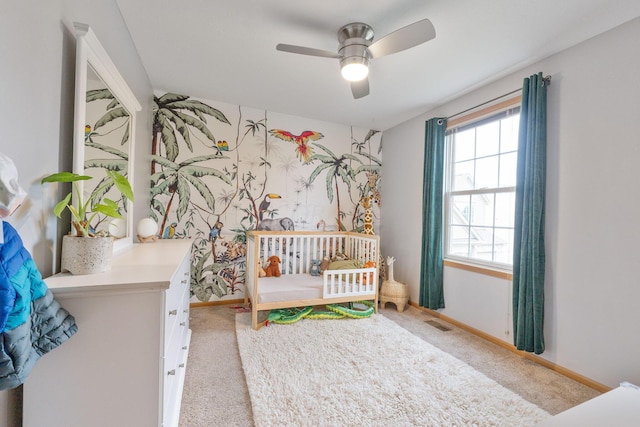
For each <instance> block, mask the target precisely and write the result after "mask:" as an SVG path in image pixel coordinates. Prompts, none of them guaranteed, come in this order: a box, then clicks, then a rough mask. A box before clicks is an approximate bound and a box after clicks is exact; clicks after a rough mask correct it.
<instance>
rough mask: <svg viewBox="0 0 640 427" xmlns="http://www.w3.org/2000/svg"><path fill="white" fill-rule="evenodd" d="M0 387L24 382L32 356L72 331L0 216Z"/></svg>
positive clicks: (70, 322) (65, 314)
mask: <svg viewBox="0 0 640 427" xmlns="http://www.w3.org/2000/svg"><path fill="white" fill-rule="evenodd" d="M0 226H2V229H3V234H4V241H3V242H2V243H0V331H1V332H2V337H1V339H0V390H5V389H10V388H14V387H17V386H19V385H20V384H22V383H24V381H25V380H26V379H27V376H28V375H29V373H30V372H31V369H32V368H33V366H34V365H35V363H36V361H37V360H38V359H39V358H40V357H41V356H42V355H43V354H45V353H48V352H49V351H51V350H53V349H54V348H56V347H58V346H59V345H60V344H62V343H63V342H65V341H66V340H67V339H69V338H70V337H71V336H73V334H75V333H76V331H77V330H78V327H77V326H76V322H75V319H74V318H73V316H71V315H70V314H69V313H68V312H67V311H66V310H65V309H63V308H62V307H60V304H59V303H58V302H57V301H56V300H55V299H54V297H53V294H52V293H51V291H50V290H49V289H48V288H47V285H46V283H45V282H44V281H43V280H42V276H41V275H40V272H39V271H38V268H37V266H36V264H35V262H33V259H32V258H31V255H30V254H29V252H28V251H27V250H26V248H25V247H24V246H23V244H22V240H21V239H20V236H19V235H18V233H17V232H16V230H15V229H14V228H13V227H12V226H11V225H10V224H9V223H7V222H4V221H0Z"/></svg>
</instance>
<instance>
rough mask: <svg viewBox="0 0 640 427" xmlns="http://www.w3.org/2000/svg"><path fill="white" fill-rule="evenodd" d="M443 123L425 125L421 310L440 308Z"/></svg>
mask: <svg viewBox="0 0 640 427" xmlns="http://www.w3.org/2000/svg"><path fill="white" fill-rule="evenodd" d="M446 128H447V120H446V119H444V118H433V119H431V120H428V121H427V122H426V132H425V148H424V177H423V195H422V263H421V271H420V298H419V304H420V306H421V307H427V308H430V309H433V310H437V309H439V308H444V292H443V288H442V258H443V245H442V242H443V237H442V236H443V210H442V204H443V198H444V158H445V148H444V133H445V130H446Z"/></svg>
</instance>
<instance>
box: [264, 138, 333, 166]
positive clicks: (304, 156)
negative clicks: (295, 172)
mask: <svg viewBox="0 0 640 427" xmlns="http://www.w3.org/2000/svg"><path fill="white" fill-rule="evenodd" d="M269 133H270V134H271V135H273V136H275V137H276V138H279V139H282V140H283V141H289V142H293V143H295V144H297V147H296V155H297V156H298V158H299V159H300V160H301V161H303V162H304V163H305V164H307V163H309V162H310V161H311V156H312V154H313V149H312V147H311V146H310V145H307V142H308V141H309V140H311V141H317V140H319V139H320V138H322V137H324V135H322V134H321V133H320V132H314V131H311V130H305V131H304V132H302V133H301V134H300V135H294V134H292V133H291V132H287V131H286V130H282V129H271V130H270V131H269Z"/></svg>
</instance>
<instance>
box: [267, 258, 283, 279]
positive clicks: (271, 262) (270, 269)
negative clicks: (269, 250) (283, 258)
mask: <svg viewBox="0 0 640 427" xmlns="http://www.w3.org/2000/svg"><path fill="white" fill-rule="evenodd" d="M267 262H268V265H267V266H266V267H265V269H264V271H265V273H267V277H280V266H279V265H278V264H280V258H278V257H277V256H275V255H272V256H270V257H269V258H267Z"/></svg>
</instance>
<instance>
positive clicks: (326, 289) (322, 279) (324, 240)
mask: <svg viewBox="0 0 640 427" xmlns="http://www.w3.org/2000/svg"><path fill="white" fill-rule="evenodd" d="M379 246H380V240H379V238H378V236H375V235H368V234H360V233H355V232H348V231H322V232H317V231H249V232H247V269H246V278H245V304H248V303H249V301H250V302H251V325H252V327H253V328H254V329H258V328H259V327H261V326H263V325H264V324H265V321H264V320H262V321H260V322H259V321H258V314H259V312H261V311H267V310H273V309H279V308H291V307H307V306H318V305H325V304H339V303H347V302H355V301H371V302H372V303H373V304H374V307H375V309H376V312H377V307H378V255H379ZM272 255H276V256H278V257H279V258H280V260H281V264H280V271H281V274H282V275H281V276H280V277H259V266H264V265H265V263H266V261H267V259H268V258H269V257H270V256H272ZM344 255H346V257H347V258H348V259H350V260H355V261H357V262H358V263H359V264H361V265H364V264H365V263H367V262H370V261H372V262H375V266H374V267H369V268H354V269H341V270H325V271H324V272H323V274H322V275H320V276H312V275H311V274H310V270H311V260H322V259H323V258H325V257H327V258H328V259H334V258H335V257H337V256H344Z"/></svg>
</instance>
